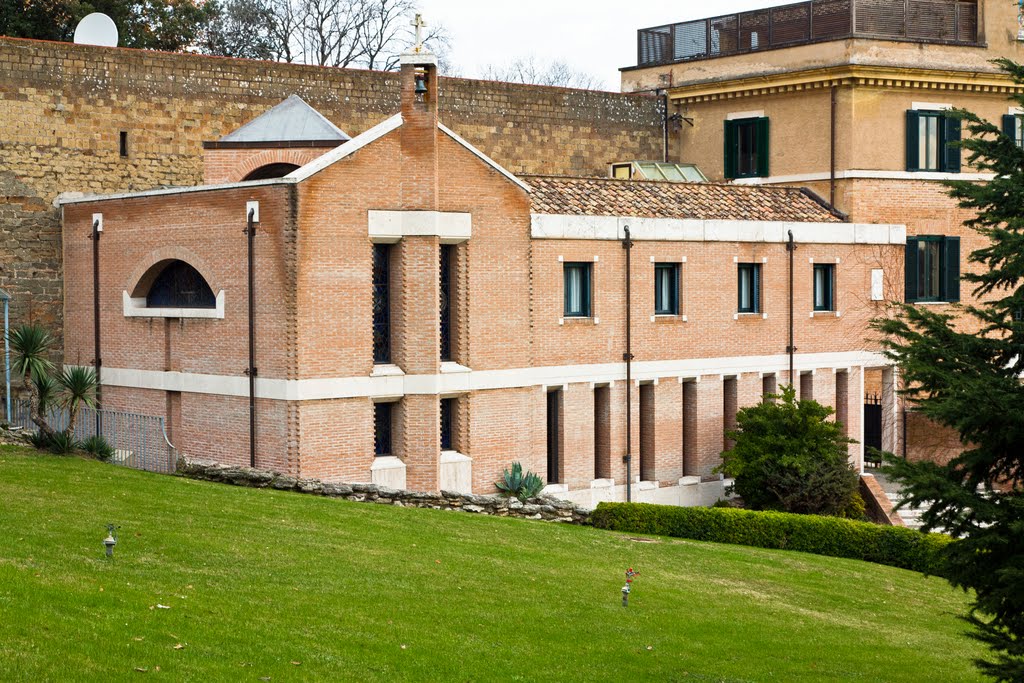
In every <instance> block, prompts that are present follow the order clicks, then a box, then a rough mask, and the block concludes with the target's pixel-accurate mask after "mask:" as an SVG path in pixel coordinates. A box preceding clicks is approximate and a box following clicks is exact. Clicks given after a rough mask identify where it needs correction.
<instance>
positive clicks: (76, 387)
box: [57, 366, 98, 435]
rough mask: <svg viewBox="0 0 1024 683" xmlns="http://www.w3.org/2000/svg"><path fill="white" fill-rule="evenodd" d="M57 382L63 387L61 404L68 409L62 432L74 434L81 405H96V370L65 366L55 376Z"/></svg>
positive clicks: (89, 406) (91, 406) (88, 406)
mask: <svg viewBox="0 0 1024 683" xmlns="http://www.w3.org/2000/svg"><path fill="white" fill-rule="evenodd" d="M57 383H58V384H59V385H60V386H61V387H62V388H63V396H62V397H61V405H63V406H64V407H66V408H67V409H68V426H67V428H66V429H65V430H64V433H65V434H69V435H70V434H74V433H75V422H76V421H77V420H78V412H79V411H80V410H81V409H82V406H86V407H87V408H93V407H95V406H96V387H97V386H98V383H97V381H96V371H95V370H93V369H92V368H85V367H81V366H71V367H66V368H64V372H62V373H60V375H59V376H58V377H57Z"/></svg>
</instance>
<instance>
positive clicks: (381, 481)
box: [370, 455, 405, 489]
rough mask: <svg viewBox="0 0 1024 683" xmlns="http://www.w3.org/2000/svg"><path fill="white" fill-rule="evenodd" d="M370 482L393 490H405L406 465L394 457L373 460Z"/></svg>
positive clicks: (388, 456)
mask: <svg viewBox="0 0 1024 683" xmlns="http://www.w3.org/2000/svg"><path fill="white" fill-rule="evenodd" d="M370 482H371V483H373V484H376V485H377V486H387V487H388V488H392V489H404V488H405V463H404V462H402V460H401V459H400V458H396V457H395V456H393V455H387V456H382V457H379V458H374V459H373V465H371V466H370Z"/></svg>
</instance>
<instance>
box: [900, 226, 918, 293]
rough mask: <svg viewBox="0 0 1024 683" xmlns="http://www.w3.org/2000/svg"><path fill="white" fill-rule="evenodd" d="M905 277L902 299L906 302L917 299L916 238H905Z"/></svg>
mask: <svg viewBox="0 0 1024 683" xmlns="http://www.w3.org/2000/svg"><path fill="white" fill-rule="evenodd" d="M904 272H905V279H904V282H905V283H906V291H905V293H904V297H903V300H904V301H907V302H911V301H917V292H918V282H917V238H916V237H908V238H907V256H906V263H905V271H904Z"/></svg>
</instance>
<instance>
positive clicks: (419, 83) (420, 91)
mask: <svg viewBox="0 0 1024 683" xmlns="http://www.w3.org/2000/svg"><path fill="white" fill-rule="evenodd" d="M426 92H427V75H426V74H425V73H418V74H416V94H417V95H425V94H426Z"/></svg>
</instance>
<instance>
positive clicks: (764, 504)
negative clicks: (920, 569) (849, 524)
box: [717, 386, 864, 519]
mask: <svg viewBox="0 0 1024 683" xmlns="http://www.w3.org/2000/svg"><path fill="white" fill-rule="evenodd" d="M772 398H773V399H775V400H770V401H765V402H763V403H759V404H757V405H755V406H751V407H749V408H744V409H743V410H741V411H739V413H738V414H737V415H736V424H737V426H738V429H736V431H733V432H729V438H730V439H732V440H733V441H734V442H735V445H734V446H733V448H732V449H731V450H728V451H725V452H724V453H722V464H721V465H720V466H719V468H718V470H717V471H720V472H724V473H725V475H726V476H729V477H732V478H733V479H734V480H735V484H734V489H735V491H736V493H738V494H739V496H740V497H741V498H743V503H744V505H745V506H746V507H747V508H748V509H751V510H779V511H782V512H797V513H801V514H812V515H834V516H837V517H849V518H852V519H862V518H863V517H864V501H863V500H862V499H861V497H860V493H859V492H858V484H859V476H858V474H857V472H856V471H854V469H853V468H852V467H851V466H850V462H849V453H848V448H849V444H850V443H852V442H853V440H852V439H850V438H848V437H847V436H846V435H845V434H844V433H843V427H842V425H841V424H838V423H837V422H835V421H832V420H829V419H827V418H828V417H829V416H830V415H832V413H834V412H835V411H834V410H833V409H832V408H829V407H827V406H823V405H821V404H820V403H818V402H817V401H797V400H796V392H795V391H794V390H793V387H792V386H784V387H782V394H781V396H773V397H772Z"/></svg>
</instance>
